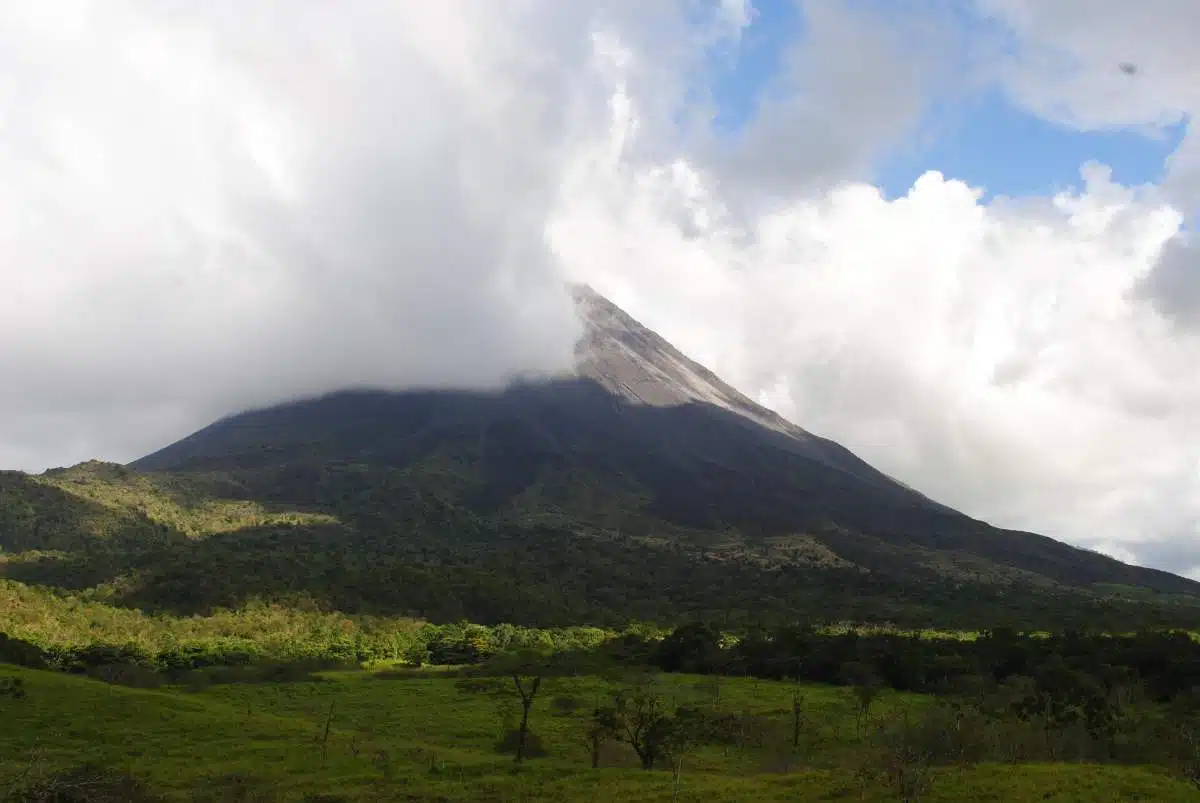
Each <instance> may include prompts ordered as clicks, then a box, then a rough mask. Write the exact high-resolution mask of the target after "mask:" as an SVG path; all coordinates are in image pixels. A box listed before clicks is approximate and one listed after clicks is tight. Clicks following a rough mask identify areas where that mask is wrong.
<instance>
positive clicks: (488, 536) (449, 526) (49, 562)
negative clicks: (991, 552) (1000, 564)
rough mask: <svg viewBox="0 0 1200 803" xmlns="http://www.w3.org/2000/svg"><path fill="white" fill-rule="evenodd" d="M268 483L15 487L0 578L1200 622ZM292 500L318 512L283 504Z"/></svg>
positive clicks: (972, 622) (1, 540)
mask: <svg viewBox="0 0 1200 803" xmlns="http://www.w3.org/2000/svg"><path fill="white" fill-rule="evenodd" d="M255 482H259V483H267V484H266V485H265V486H254V485H253V482H251V481H249V480H246V479H245V478H242V479H236V478H235V477H234V476H233V475H228V474H213V475H202V476H193V475H188V476H176V475H170V474H143V473H141V472H136V471H131V470H129V469H125V468H122V467H119V466H112V465H108V464H99V463H93V464H84V465H82V466H78V467H76V468H73V469H66V470H59V471H54V472H50V473H48V474H46V475H43V476H41V477H30V476H28V475H23V474H19V473H15V472H8V473H0V548H2V549H3V553H0V576H2V577H6V578H8V580H9V581H11V582H16V583H19V584H21V585H22V586H23V587H26V588H30V589H32V588H41V589H54V590H55V592H56V593H57V594H58V595H60V596H62V597H64V598H67V597H79V598H80V599H85V600H89V601H92V602H103V603H105V604H108V605H110V606H114V607H119V608H127V609H131V610H140V611H145V612H148V613H154V614H158V615H167V616H175V617H190V616H194V615H208V614H211V613H213V612H214V611H217V610H221V609H225V610H235V609H239V608H242V607H244V606H245V605H247V604H249V603H251V602H254V601H259V602H262V603H267V604H271V603H279V604H283V605H285V606H287V607H289V608H297V609H316V610H322V611H327V612H333V611H338V612H341V613H344V614H347V615H355V616H367V617H371V616H373V617H411V618H419V619H422V620H429V621H433V622H441V623H446V622H455V621H459V620H469V621H475V622H480V623H483V624H499V623H503V622H510V623H519V624H522V625H530V626H538V627H568V626H576V625H588V626H596V627H606V628H618V629H620V628H623V627H625V626H626V625H628V624H629V623H632V622H650V623H654V624H656V625H658V626H661V627H670V626H672V625H674V624H677V623H678V622H680V621H685V620H688V619H703V620H705V621H711V622H714V623H715V624H718V625H719V626H721V627H725V628H727V629H747V628H750V627H754V626H758V625H780V624H789V623H792V622H795V621H804V622H809V623H813V624H834V623H841V622H852V623H859V624H861V623H870V624H889V625H895V626H900V627H907V628H930V627H935V628H938V627H940V628H954V629H967V630H975V629H979V628H986V627H1002V626H1008V627H1015V628H1018V629H1026V630H1029V629H1053V628H1062V627H1076V628H1084V627H1099V628H1103V629H1107V630H1127V629H1134V628H1139V627H1169V626H1174V627H1190V626H1192V625H1194V624H1195V623H1196V622H1197V621H1200V601H1198V600H1197V599H1196V598H1193V597H1190V596H1188V595H1185V594H1173V593H1168V592H1160V591H1154V590H1151V589H1146V588H1138V587H1133V586H1120V585H1111V584H1110V585H1099V586H1096V587H1094V588H1089V589H1084V588H1076V587H1066V586H1062V585H1058V584H1055V583H1052V582H1049V581H1044V582H1043V581H1039V582H1029V581H1028V580H1027V579H1022V578H1021V577H1016V578H1015V579H1008V580H1006V579H1005V577H1004V576H1003V574H1001V575H999V576H991V575H989V576H988V579H986V580H983V579H980V578H979V576H977V575H976V574H972V573H971V572H973V571H974V572H984V571H985V568H986V567H977V568H976V569H971V568H970V567H969V566H967V565H965V564H963V565H954V566H953V567H952V568H953V571H950V570H948V569H947V568H946V567H947V566H948V565H950V564H946V563H945V561H944V560H943V561H942V564H939V565H938V566H936V567H934V566H931V567H924V568H922V567H921V566H906V567H905V568H904V570H903V571H902V572H900V573H896V572H894V571H889V570H887V563H888V554H887V553H884V554H882V555H877V556H874V557H873V553H871V552H870V550H869V549H868V546H869V545H867V544H865V542H864V545H863V548H862V550H861V554H860V553H858V552H855V551H854V549H855V548H854V544H855V543H857V542H856V541H855V540H854V538H853V537H852V536H851V535H850V534H847V533H841V534H840V535H839V538H840V539H841V541H840V543H841V544H842V545H843V546H842V547H841V549H842V555H847V556H852V557H854V558H855V560H856V562H851V561H849V560H847V559H846V558H845V557H841V556H839V555H837V554H835V553H833V552H832V551H831V550H830V549H829V548H828V547H826V546H824V545H823V544H822V543H821V542H819V541H818V540H815V539H813V538H808V537H805V538H801V537H793V538H787V539H771V538H751V537H747V536H744V535H739V534H737V533H736V532H732V531H730V532H726V533H723V534H717V535H714V534H711V533H701V532H696V531H690V530H686V529H682V528H680V527H678V526H675V525H669V524H663V523H661V522H659V523H657V524H656V523H654V522H645V521H642V522H641V524H640V525H639V526H640V527H642V528H643V529H641V530H639V529H638V528H637V527H633V526H630V527H628V528H626V529H621V528H620V527H617V526H615V525H613V526H599V525H597V524H596V523H595V522H597V521H599V522H601V523H603V522H604V521H605V519H604V516H603V515H600V514H597V515H596V516H595V517H592V518H589V519H587V520H586V521H585V520H582V519H580V518H579V517H578V516H577V515H576V514H570V515H568V514H566V513H555V512H554V511H555V509H556V508H555V507H554V506H553V505H548V504H546V505H543V504H541V503H538V504H537V505H534V503H533V502H532V501H530V500H526V502H527V503H528V504H529V505H534V507H533V508H532V510H531V509H527V508H514V509H513V510H511V511H509V512H506V513H504V514H503V515H496V516H483V515H480V514H478V513H477V512H474V511H472V510H471V509H470V508H468V507H463V506H462V505H460V504H457V503H454V502H452V501H448V500H447V499H446V498H445V489H446V488H447V487H448V486H452V485H453V484H454V483H455V482H456V480H453V479H449V480H448V479H446V478H444V477H442V478H431V477H430V476H429V475H428V474H421V475H419V476H417V477H413V476H410V475H405V474H403V473H402V472H401V473H396V472H379V471H371V472H365V473H364V472H363V471H358V470H352V469H339V470H337V471H324V472H321V471H317V472H315V474H313V473H312V472H310V471H308V470H307V469H300V468H297V469H296V470H294V471H293V472H292V473H290V474H287V475H286V476H282V475H281V476H276V473H274V472H273V473H272V474H271V475H270V477H269V478H266V479H264V478H263V477H258V479H257V480H255ZM248 483H249V484H248ZM296 485H302V486H304V487H306V488H308V489H309V490H307V491H305V493H310V494H312V495H313V498H314V499H316V500H317V502H319V503H317V502H314V503H312V504H307V505H298V504H294V503H287V504H285V503H283V502H280V501H278V498H279V497H284V496H286V495H287V494H289V493H295V489H294V487H293V486H296ZM573 487H574V491H573V492H574V493H584V492H585V491H586V488H587V485H586V483H584V482H583V481H580V483H578V484H576V485H575V486H573ZM289 488H291V489H292V490H290V491H289V490H287V489H289ZM612 504H614V502H613V500H612V499H611V498H609V499H607V501H605V505H612ZM605 509H606V510H607V509H608V508H605ZM606 515H616V514H615V513H613V512H611V510H610V512H609V513H608V514H606ZM624 521H625V523H626V524H629V522H634V523H637V522H638V521H639V519H638V518H637V516H636V515H633V514H631V516H630V517H627V518H626V519H625V520H624ZM588 522H591V523H588ZM873 561H874V563H873ZM876 564H878V566H876ZM872 566H875V568H868V567H872ZM985 573H986V572H985ZM1180 582H1182V581H1180Z"/></svg>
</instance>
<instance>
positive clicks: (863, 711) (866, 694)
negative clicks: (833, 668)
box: [844, 663, 883, 731]
mask: <svg viewBox="0 0 1200 803" xmlns="http://www.w3.org/2000/svg"><path fill="white" fill-rule="evenodd" d="M844 674H845V679H846V682H847V683H849V684H850V686H851V687H852V690H853V694H854V702H855V704H856V706H857V711H856V714H855V727H856V728H857V729H858V730H859V731H861V730H862V724H863V720H864V719H866V717H867V715H868V714H870V712H871V706H872V705H874V704H875V701H876V700H878V699H879V693H880V691H881V689H882V686H883V683H882V681H881V680H880V679H879V676H878V675H877V674H875V670H873V669H872V668H871V667H870V666H868V665H866V664H860V663H850V664H846V667H845V669H844Z"/></svg>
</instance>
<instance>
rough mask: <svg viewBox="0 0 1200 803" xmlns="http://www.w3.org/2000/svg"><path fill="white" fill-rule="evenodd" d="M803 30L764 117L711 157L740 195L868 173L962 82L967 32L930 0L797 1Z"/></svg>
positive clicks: (766, 99) (789, 191)
mask: <svg viewBox="0 0 1200 803" xmlns="http://www.w3.org/2000/svg"><path fill="white" fill-rule="evenodd" d="M798 6H799V8H800V12H801V14H802V17H803V19H804V34H803V36H802V38H801V39H799V40H798V41H796V42H793V43H792V44H791V45H790V47H788V48H787V49H786V50H785V52H784V56H783V62H784V63H783V65H782V68H781V70H780V72H779V74H778V75H776V76H774V78H773V79H772V80H771V81H770V82H769V83H768V84H767V86H766V88H765V89H764V90H763V92H762V95H761V97H760V98H759V110H758V114H757V116H756V117H755V119H754V120H753V121H752V122H751V123H750V124H749V125H747V126H746V128H745V129H744V130H743V131H741V132H740V133H739V135H738V136H737V138H736V142H735V144H734V146H733V147H732V148H730V147H728V144H727V143H726V142H721V143H719V144H717V145H715V146H714V147H711V148H710V149H709V150H708V151H707V152H706V153H704V154H703V156H702V158H703V159H704V160H705V161H706V162H707V163H708V164H709V165H710V166H711V167H712V168H713V169H714V170H717V171H718V174H719V179H720V181H721V183H722V185H723V187H724V189H725V192H726V193H727V194H730V195H731V196H732V197H731V200H732V199H733V198H734V197H736V199H737V200H739V201H742V202H749V203H752V202H755V201H756V200H757V201H761V200H763V199H762V196H763V195H764V194H769V195H770V197H771V198H772V199H775V198H779V197H781V196H782V197H786V196H788V195H794V194H796V193H797V192H804V191H807V192H813V191H818V190H822V189H826V188H828V186H830V185H832V184H835V183H837V182H839V181H843V180H846V179H848V178H864V177H867V176H868V175H869V173H870V170H871V168H872V167H873V165H874V162H875V160H876V159H877V158H878V157H879V156H880V155H881V152H882V151H884V150H888V149H895V148H898V147H902V146H903V143H904V142H905V138H906V136H908V135H911V134H913V133H915V132H916V131H917V129H918V127H919V124H920V122H921V116H922V111H923V110H924V109H925V108H926V107H927V106H928V105H930V104H931V103H933V102H934V101H935V100H936V99H937V98H938V97H939V96H940V95H941V94H942V93H948V92H951V91H953V90H954V89H955V87H956V84H957V81H956V80H955V72H954V70H953V69H951V66H952V65H955V64H958V63H960V62H961V60H962V59H963V58H964V56H963V54H962V53H961V52H960V50H961V44H962V42H961V41H960V39H961V38H960V37H959V36H957V35H956V32H955V30H954V29H953V28H952V27H951V26H949V24H948V23H947V21H946V20H945V19H944V18H942V17H941V16H940V15H938V14H936V13H933V11H932V10H931V9H926V8H924V7H923V5H922V4H917V7H914V8H908V9H905V10H903V11H900V10H893V11H881V10H878V9H871V8H863V7H859V6H858V5H856V4H851V3H843V2H832V1H831V0H802V2H798Z"/></svg>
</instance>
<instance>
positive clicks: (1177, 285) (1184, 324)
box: [1138, 235, 1200, 334]
mask: <svg viewBox="0 0 1200 803" xmlns="http://www.w3.org/2000/svg"><path fill="white" fill-rule="evenodd" d="M1138 294H1139V295H1140V296H1141V297H1143V298H1145V299H1147V300H1148V301H1149V302H1150V303H1151V304H1153V305H1154V306H1155V307H1156V308H1157V309H1158V310H1159V311H1160V312H1161V313H1162V314H1163V315H1164V316H1165V317H1167V318H1168V319H1170V320H1171V321H1173V322H1174V323H1175V324H1177V325H1178V326H1179V327H1180V328H1181V329H1185V330H1191V331H1192V332H1194V333H1197V334H1200V253H1197V252H1196V246H1195V245H1194V244H1193V241H1192V239H1191V237H1190V236H1188V235H1180V236H1178V237H1175V238H1173V239H1171V240H1170V241H1169V242H1167V243H1166V245H1165V246H1164V247H1163V250H1162V253H1161V254H1160V255H1159V258H1158V261H1157V263H1156V264H1155V265H1154V269H1153V270H1152V271H1150V273H1149V274H1148V275H1147V276H1146V278H1145V280H1144V281H1142V282H1141V284H1140V285H1139V286H1138Z"/></svg>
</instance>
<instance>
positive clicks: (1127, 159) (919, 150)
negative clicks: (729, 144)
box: [712, 0, 1185, 200]
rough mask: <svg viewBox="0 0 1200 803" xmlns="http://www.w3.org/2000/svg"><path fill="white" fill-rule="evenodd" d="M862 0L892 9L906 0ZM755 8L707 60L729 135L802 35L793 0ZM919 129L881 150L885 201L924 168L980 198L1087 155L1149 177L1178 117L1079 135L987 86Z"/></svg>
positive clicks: (1155, 174) (1054, 177)
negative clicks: (1154, 125)
mask: <svg viewBox="0 0 1200 803" xmlns="http://www.w3.org/2000/svg"><path fill="white" fill-rule="evenodd" d="M866 1H867V2H870V3H874V4H881V5H884V6H892V7H894V8H895V7H899V6H902V5H903V4H904V3H906V2H910V1H911V0H866ZM754 7H755V11H756V16H755V20H754V22H753V23H752V24H751V26H750V27H749V29H748V30H747V31H746V32H745V34H744V38H743V41H742V44H741V47H740V49H739V50H738V52H737V53H736V54H734V57H733V58H729V57H727V56H726V57H723V58H717V59H714V63H713V83H712V93H713V99H714V101H715V103H716V107H717V120H716V125H717V128H718V130H719V131H721V132H723V133H726V134H734V133H736V132H737V131H738V130H739V129H740V128H741V127H742V126H744V125H746V123H747V122H749V121H750V120H751V119H753V116H754V113H755V106H756V99H757V97H758V96H759V93H760V92H761V91H762V90H763V89H764V88H765V87H767V86H768V85H769V83H770V82H771V80H772V78H773V77H774V76H775V75H777V74H778V72H779V70H780V67H781V65H782V63H783V59H784V56H785V52H786V49H787V48H788V47H789V45H790V44H791V43H793V42H795V41H796V40H797V39H799V38H802V37H803V36H804V33H805V25H804V19H803V14H802V12H801V11H800V10H799V9H798V8H797V3H796V1H795V0H755V2H754ZM960 18H961V20H962V22H963V24H966V25H971V26H981V25H982V23H981V22H980V21H978V20H973V19H970V18H969V17H968V16H967V15H966V13H963V14H961V15H960ZM921 129H922V130H921V131H920V132H914V134H917V135H916V136H913V137H911V138H910V139H909V141H908V142H903V143H897V147H896V148H895V149H894V150H892V151H890V152H887V153H883V154H880V156H879V160H878V163H877V164H876V167H875V174H874V176H873V179H874V180H875V182H876V183H877V184H878V185H879V186H880V187H881V188H882V189H883V191H884V194H885V195H886V196H887V197H889V198H894V197H898V196H901V195H904V194H905V193H906V192H907V191H908V189H909V187H911V186H912V183H913V181H915V180H916V179H917V178H918V177H919V176H920V175H921V174H922V173H924V172H926V171H928V170H939V171H941V172H942V173H943V174H945V175H946V176H947V177H948V178H954V179H960V180H963V181H966V182H967V183H968V184H970V185H971V186H974V187H981V188H983V189H984V190H985V193H984V198H985V200H986V199H990V198H993V197H996V196H999V195H1004V196H1013V197H1019V196H1027V195H1046V194H1052V193H1054V192H1057V191H1060V190H1064V189H1068V188H1071V187H1078V186H1079V184H1080V175H1079V170H1080V167H1081V166H1082V165H1083V164H1084V163H1085V162H1088V161H1098V162H1101V163H1103V164H1106V165H1108V166H1109V167H1111V168H1112V172H1113V179H1114V180H1115V181H1117V182H1119V183H1122V184H1126V185H1130V184H1134V185H1136V184H1143V183H1155V182H1157V181H1158V180H1159V179H1160V178H1161V176H1162V173H1163V170H1164V166H1165V161H1166V159H1167V157H1168V156H1169V155H1170V154H1171V153H1172V152H1173V151H1174V150H1175V149H1176V147H1177V146H1178V145H1179V143H1180V140H1181V139H1182V137H1183V136H1184V133H1185V124H1183V123H1180V124H1178V125H1176V126H1174V127H1173V128H1171V129H1168V130H1166V131H1164V132H1161V136H1159V137H1157V138H1153V137H1149V136H1146V135H1145V134H1143V133H1141V132H1135V131H1128V130H1113V131H1102V132H1080V131H1076V130H1072V129H1070V128H1067V127H1064V126H1062V125H1058V124H1055V123H1052V122H1049V121H1046V120H1043V119H1041V118H1039V117H1036V116H1034V115H1031V114H1028V113H1026V112H1025V111H1023V110H1022V109H1020V108H1018V107H1017V106H1015V105H1014V104H1013V103H1011V102H1010V101H1009V99H1008V98H1007V97H1006V96H1005V94H1004V93H1003V91H1001V90H1000V89H999V88H991V89H988V90H985V91H982V92H981V93H980V94H978V95H976V96H974V97H965V98H960V99H958V100H957V101H956V102H955V103H952V104H948V105H942V106H935V107H934V108H932V109H930V110H929V111H928V113H927V115H926V119H925V120H923V121H922V125H921Z"/></svg>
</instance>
